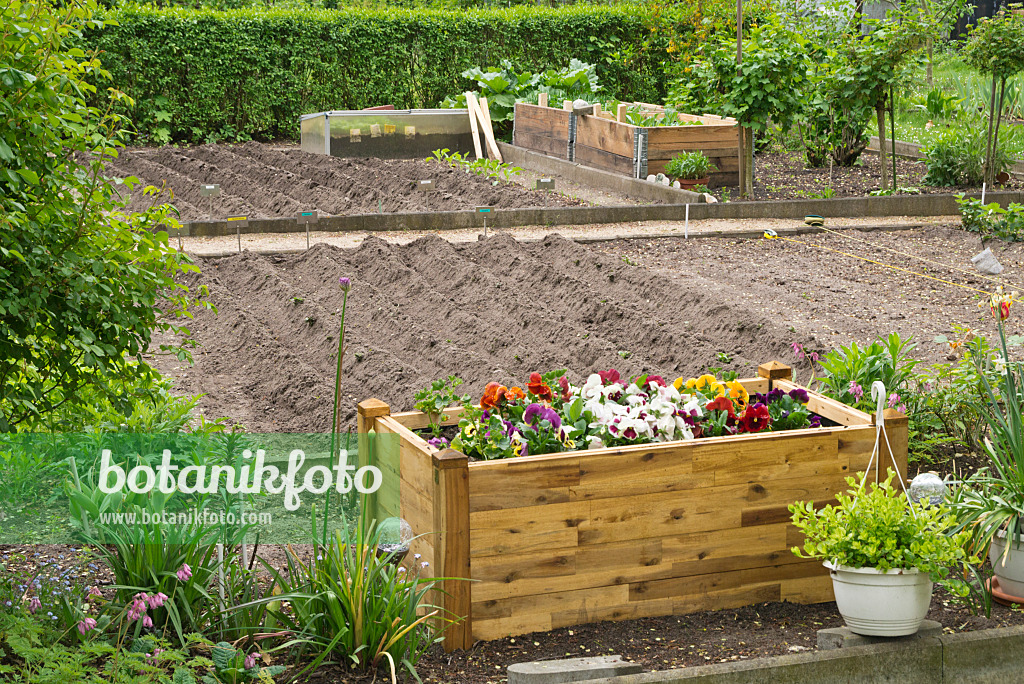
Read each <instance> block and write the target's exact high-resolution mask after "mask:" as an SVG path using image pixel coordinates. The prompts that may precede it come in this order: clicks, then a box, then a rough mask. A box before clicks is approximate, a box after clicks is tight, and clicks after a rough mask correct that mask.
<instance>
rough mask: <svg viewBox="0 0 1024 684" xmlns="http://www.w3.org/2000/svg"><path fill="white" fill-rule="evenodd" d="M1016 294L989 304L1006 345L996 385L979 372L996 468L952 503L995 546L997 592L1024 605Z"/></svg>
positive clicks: (1023, 391) (988, 447) (967, 525)
mask: <svg viewBox="0 0 1024 684" xmlns="http://www.w3.org/2000/svg"><path fill="white" fill-rule="evenodd" d="M1016 296H1017V293H1016V292H1012V293H1006V292H1003V290H1002V287H1000V288H999V289H998V290H997V291H996V293H995V294H994V295H992V297H991V298H990V300H989V301H988V302H986V303H985V304H987V305H988V306H989V307H990V308H991V311H992V315H993V316H995V317H996V319H997V320H998V323H999V340H1000V342H1001V349H1000V354H999V356H998V357H997V358H995V359H994V361H993V362H994V364H995V366H996V368H997V370H998V371H999V381H998V382H997V384H996V385H994V386H993V384H992V383H991V382H990V380H989V379H988V377H987V376H986V374H985V373H979V377H980V379H981V381H982V384H983V386H984V395H983V396H984V401H982V402H981V403H980V405H979V406H978V407H977V409H978V413H979V414H980V415H981V416H982V418H983V419H984V421H985V424H986V427H987V430H986V433H985V437H984V439H983V440H982V442H983V444H984V448H985V451H986V453H987V455H988V458H989V462H990V464H991V466H990V468H989V467H986V468H982V469H981V470H979V471H977V472H976V473H974V474H973V475H971V477H969V478H968V479H967V480H966V481H965V482H963V483H962V485H961V486H960V487H959V488H958V489H957V490H956V491H955V492H954V495H953V497H952V499H951V502H950V503H951V505H952V506H953V508H954V510H956V511H957V513H958V515H959V517H960V524H961V528H963V529H965V530H968V531H969V533H970V534H971V536H972V542H973V544H974V548H975V549H978V550H981V549H984V548H985V547H986V546H988V545H989V544H991V547H990V549H989V557H990V559H991V561H992V571H993V574H994V575H995V579H994V580H993V585H994V586H993V587H992V588H993V590H995V589H998V590H1000V591H1001V592H1002V593H1003V594H1007V595H1009V596H1011V597H1020V598H1021V599H1022V601H1024V539H1022V537H1024V534H1022V532H1024V529H1022V528H1024V415H1022V413H1024V408H1022V403H1024V386H1022V383H1024V364H1021V363H1020V362H1019V361H1018V362H1011V361H1010V353H1009V349H1008V345H1007V343H1006V331H1005V329H1004V325H1003V321H1005V320H1006V319H1007V318H1009V316H1010V306H1011V304H1012V303H1013V302H1014V300H1015V299H1016ZM985 304H983V306H984V305H985ZM983 361H984V360H980V361H979V362H983Z"/></svg>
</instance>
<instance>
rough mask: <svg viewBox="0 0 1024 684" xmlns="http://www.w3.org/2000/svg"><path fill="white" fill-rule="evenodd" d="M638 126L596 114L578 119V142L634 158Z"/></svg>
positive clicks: (585, 145) (578, 143)
mask: <svg viewBox="0 0 1024 684" xmlns="http://www.w3.org/2000/svg"><path fill="white" fill-rule="evenodd" d="M635 135H636V127H634V126H631V125H630V124H627V123H618V122H616V121H608V120H607V119H602V118H599V117H594V116H580V117H577V119H576V144H577V145H583V146H584V147H591V148H593V149H595V150H602V151H604V152H609V153H611V154H615V155H618V156H620V157H629V158H630V159H632V158H633V144H634V142H633V141H634V137H635Z"/></svg>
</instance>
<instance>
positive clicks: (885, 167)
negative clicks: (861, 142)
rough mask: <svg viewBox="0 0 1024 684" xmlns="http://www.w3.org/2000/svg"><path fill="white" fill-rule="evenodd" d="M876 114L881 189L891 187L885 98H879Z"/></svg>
mask: <svg viewBox="0 0 1024 684" xmlns="http://www.w3.org/2000/svg"><path fill="white" fill-rule="evenodd" d="M875 114H876V115H877V116H878V165H879V167H881V169H882V183H881V189H882V190H885V189H886V188H887V187H889V164H888V162H887V159H888V158H887V156H886V154H885V100H884V99H883V100H879V101H878V103H877V104H876V105H875Z"/></svg>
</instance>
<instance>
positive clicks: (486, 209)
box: [476, 207, 494, 237]
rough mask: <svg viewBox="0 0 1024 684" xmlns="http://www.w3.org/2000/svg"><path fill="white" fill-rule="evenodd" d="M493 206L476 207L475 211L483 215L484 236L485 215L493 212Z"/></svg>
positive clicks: (485, 235)
mask: <svg viewBox="0 0 1024 684" xmlns="http://www.w3.org/2000/svg"><path fill="white" fill-rule="evenodd" d="M493 209H494V207H477V208H476V213H478V214H480V215H482V216H483V217H484V237H487V217H488V216H490V215H491V213H493Z"/></svg>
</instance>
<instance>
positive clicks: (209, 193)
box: [199, 183, 220, 219]
mask: <svg viewBox="0 0 1024 684" xmlns="http://www.w3.org/2000/svg"><path fill="white" fill-rule="evenodd" d="M199 194H200V196H202V197H209V198H210V218H211V219H212V218H213V198H214V197H218V196H219V195H220V185H219V184H217V183H213V184H210V185H201V186H200V187H199Z"/></svg>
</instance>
